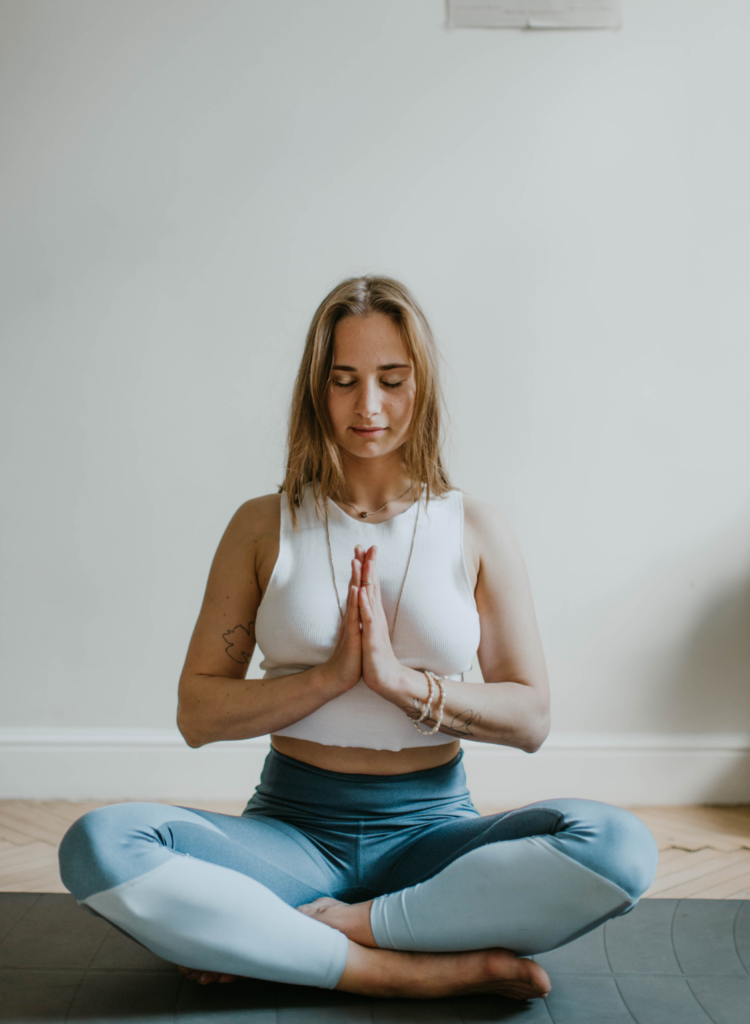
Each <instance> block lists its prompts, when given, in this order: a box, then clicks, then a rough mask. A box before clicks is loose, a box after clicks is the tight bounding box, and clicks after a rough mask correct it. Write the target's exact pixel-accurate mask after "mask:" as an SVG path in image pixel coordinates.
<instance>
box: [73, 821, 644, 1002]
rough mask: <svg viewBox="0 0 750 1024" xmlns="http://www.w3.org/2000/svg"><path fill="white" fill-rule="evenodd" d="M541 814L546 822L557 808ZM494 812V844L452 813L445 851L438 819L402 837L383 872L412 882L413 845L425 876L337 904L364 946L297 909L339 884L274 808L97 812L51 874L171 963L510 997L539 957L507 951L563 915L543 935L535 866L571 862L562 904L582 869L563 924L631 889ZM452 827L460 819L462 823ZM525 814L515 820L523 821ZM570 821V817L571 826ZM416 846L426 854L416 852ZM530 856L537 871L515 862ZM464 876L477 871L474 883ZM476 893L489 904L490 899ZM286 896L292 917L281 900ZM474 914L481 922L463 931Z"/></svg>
mask: <svg viewBox="0 0 750 1024" xmlns="http://www.w3.org/2000/svg"><path fill="white" fill-rule="evenodd" d="M598 806H600V807H603V806H605V805H598ZM612 810H614V809H612ZM514 813H516V814H518V813H520V812H514ZM555 813H556V814H557V815H558V818H559V814H560V812H559V808H556V809H555ZM505 818H510V816H499V820H497V821H493V820H492V819H482V820H483V821H486V822H489V824H490V831H491V830H492V829H493V828H494V830H495V840H492V839H489V840H488V839H486V838H485V841H481V834H475V835H469V834H468V833H466V834H465V830H466V825H465V824H464V825H462V824H461V823H460V822H454V823H449V825H445V826H443V828H444V829H448V828H452V832H451V836H452V839H451V841H449V842H448V844H447V847H446V842H445V840H446V836H447V833H446V835H443V836H442V837H441V836H440V835H439V834H438V832H439V830H438V831H436V830H434V829H432V830H427V833H426V835H425V839H424V842H421V843H420V842H418V843H415V844H412V846H411V847H410V848H409V850H408V851H407V852H406V853H405V854H404V855H403V856H402V857H401V858H400V861H399V862H397V864H396V865H395V866H394V867H393V869H392V871H391V875H392V882H393V883H394V884H397V882H398V880H399V878H401V880H402V881H403V880H404V879H408V878H410V877H411V878H412V879H413V877H414V871H413V866H410V865H413V863H414V857H415V856H416V858H417V860H418V861H419V862H421V864H422V865H424V864H426V863H427V864H430V863H431V864H432V868H433V871H434V872H435V871H436V873H434V874H433V875H432V876H431V877H429V878H427V879H425V880H424V881H417V882H416V883H414V884H411V885H409V886H408V887H407V888H400V889H398V890H397V891H392V892H391V893H390V894H389V895H387V896H383V897H379V898H378V899H377V900H375V901H374V902H373V903H368V904H359V905H355V906H354V907H352V908H349V907H347V910H346V913H347V914H349V913H350V914H351V915H352V916H351V917H350V918H349V919H348V921H353V920H354V915H359V916H360V917H361V916H362V908H363V907H364V908H367V910H366V914H367V920H368V923H369V926H370V928H371V931H370V935H371V936H372V941H371V943H369V944H367V943H363V942H361V941H359V939H358V938H357V937H355V932H354V931H352V929H351V927H350V925H349V923H347V921H343V920H342V919H341V918H339V919H337V920H336V921H334V920H333V919H332V918H330V917H329V919H328V920H327V919H326V915H325V913H323V914H321V913H318V912H313V913H312V914H311V913H310V912H309V911H310V907H309V904H310V903H312V904H313V906H315V900H316V899H319V898H320V896H321V895H322V894H323V893H331V892H336V891H340V889H341V885H340V882H341V879H340V876H337V874H336V870H335V869H334V868H333V867H332V866H331V865H330V864H329V863H328V862H327V861H326V858H325V857H324V856H323V855H322V854H321V852H320V850H319V849H318V848H317V847H316V846H315V845H314V844H313V843H311V842H310V841H309V840H308V839H307V838H306V837H305V836H304V835H303V834H302V833H301V832H300V831H299V830H297V829H295V828H294V827H293V826H291V825H288V824H286V823H284V822H279V821H276V820H275V819H266V818H260V817H255V818H252V819H249V820H248V819H236V818H231V817H228V816H225V815H213V814H209V813H207V812H196V811H192V810H190V809H186V808H174V807H168V806H164V805H159V804H121V805H117V806H115V807H109V808H101V809H100V810H98V811H93V812H91V813H90V814H88V815H85V816H84V817H83V818H82V819H80V820H79V821H78V822H76V823H75V824H74V825H73V827H72V828H71V829H70V831H69V832H68V834H67V835H66V837H65V839H64V840H63V843H62V845H61V850H60V862H61V874H62V878H63V881H64V882H65V884H66V886H67V887H68V888H69V889H70V891H71V892H73V894H74V895H75V896H76V898H77V899H78V901H79V903H81V904H82V905H83V906H85V907H87V908H88V909H90V910H92V911H93V912H94V913H98V914H100V915H101V916H103V917H105V918H107V919H108V920H110V921H111V922H113V923H114V924H115V925H117V927H119V928H120V929H121V930H123V931H125V932H126V933H127V934H129V935H131V936H132V937H133V938H134V939H136V940H137V941H139V942H141V943H142V944H143V945H145V946H146V947H148V948H149V949H151V950H153V951H154V952H156V953H157V954H159V955H161V956H163V957H165V959H169V960H172V961H174V962H178V963H181V964H183V965H185V968H186V969H187V970H190V969H192V970H196V971H200V972H209V974H211V973H213V974H215V975H218V976H222V975H223V976H225V977H226V976H230V975H234V974H237V975H247V976H251V977H257V978H266V979H269V980H275V981H283V982H289V983H293V984H307V985H316V986H318V987H321V988H339V989H343V990H345V991H352V992H360V993H364V994H369V995H381V996H401V997H404V996H411V997H418V998H429V997H436V996H443V995H452V994H458V993H461V992H481V991H495V992H499V993H502V994H504V995H507V996H510V997H512V998H517V999H526V998H533V997H534V996H541V995H545V994H546V992H547V991H549V979H548V978H547V976H546V974H545V973H544V971H543V970H542V969H541V968H540V967H539V965H537V964H535V963H533V961H529V960H523V959H520V958H519V956H518V955H517V954H518V953H519V952H535V951H536V952H539V951H541V948H552V946H553V945H555V944H560V942H564V941H569V938H571V937H574V936H573V935H572V934H571V922H570V921H568V922H567V924H566V926H565V928H564V929H563V932H562V933H561V932H560V929H559V927H558V928H557V931H556V932H554V935H552V939H553V940H554V941H551V940H550V934H551V933H550V931H549V927H547V925H545V922H547V924H548V923H549V920H550V918H554V917H555V915H556V914H557V913H558V912H559V911H561V910H564V909H565V907H564V906H562V905H560V906H558V905H557V904H555V905H554V906H552V905H548V906H547V907H546V908H545V907H544V906H543V905H541V906H540V899H539V896H540V893H539V884H540V882H541V878H540V870H541V873H542V874H544V873H545V872H548V871H549V869H550V864H551V863H552V862H553V861H554V860H555V858H557V859H558V860H560V862H561V863H562V864H564V865H565V868H566V870H567V869H569V868H570V864H569V863H568V862H569V861H570V862H572V863H573V864H574V865H575V868H576V869H578V870H574V871H573V873H572V874H571V872H570V870H567V874H566V875H565V879H564V881H565V885H566V886H568V884H569V883H570V880H571V879H572V878H575V879H576V880H577V881H576V885H577V888H576V885H574V887H573V888H574V891H573V892H572V895H571V899H570V900H569V901H568V902H567V904H565V906H567V907H568V908H569V909H570V908H574V907H575V906H576V905H577V904H578V903H580V901H581V899H582V897H584V896H586V894H587V893H588V894H589V895H590V894H591V882H592V878H591V877H590V876H594V880H595V882H596V886H598V889H597V893H598V896H597V899H596V900H594V904H595V905H594V906H591V907H589V908H588V911H587V914H588V916H586V917H585V920H584V921H583V924H582V925H580V927H579V928H578V932H579V933H580V931H581V930H588V929H589V928H590V927H595V926H596V924H598V923H600V921H601V920H602V919H603V918H604V917H606V916H613V914H614V913H618V912H623V911H624V910H626V909H628V907H629V906H630V905H632V904H633V902H634V899H637V895H640V893H638V894H637V895H636V896H635V897H633V896H632V895H629V894H628V893H627V892H626V891H625V890H623V889H622V888H621V886H620V885H618V883H617V882H616V881H614V882H611V881H610V880H609V879H607V878H604V877H603V876H602V877H598V876H597V874H596V872H595V871H592V870H591V869H590V868H587V867H586V865H585V864H582V863H579V862H580V860H581V856H580V851H578V853H579V859H578V861H576V860H574V858H573V857H572V856H570V855H569V853H568V854H566V853H562V852H561V851H560V850H557V849H555V847H554V843H555V842H556V841H557V842H558V843H560V842H563V843H564V842H568V846H570V839H568V840H566V839H565V836H564V835H563V833H565V832H566V831H567V832H568V833H569V834H570V837H571V838H572V841H573V844H574V847H575V843H576V842H579V845H580V844H581V843H582V849H583V850H584V851H585V850H586V849H588V848H590V847H591V842H589V841H588V840H587V839H586V837H585V835H582V832H581V828H580V827H579V828H578V831H577V832H576V829H570V828H568V829H567V830H566V829H560V828H558V829H557V832H555V833H554V834H548V835H547V836H546V837H545V838H544V839H540V838H539V837H538V836H528V835H526V836H524V837H523V838H521V839H516V840H513V839H507V838H503V837H507V836H508V835H509V834H511V833H509V831H508V829H509V828H511V830H512V828H513V827H517V826H518V822H517V821H516V822H515V824H514V820H513V819H512V818H510V820H505V821H504V822H503V821H502V820H501V819H505ZM632 820H633V821H636V819H632ZM464 821H466V820H465V819H464ZM468 823H469V824H471V823H474V826H472V827H475V825H476V824H477V819H468ZM579 824H580V823H579ZM639 824H640V823H639ZM525 825H526V830H527V831H528V828H529V827H531V826H530V824H529V821H526V823H525ZM454 826H455V827H454ZM534 827H538V823H537V824H536V825H535V826H534ZM586 827H588V826H586V824H585V822H584V827H583V832H584V833H585V831H586ZM462 830H464V831H462ZM484 831H485V832H486V831H487V830H486V828H485V830H484ZM522 831H523V830H522ZM542 831H544V830H542ZM552 831H553V830H551V829H547V832H548V833H551V832H552ZM626 832H627V829H626ZM646 835H648V833H646ZM457 838H458V839H459V840H461V843H459V846H458V847H457V846H456V839H457ZM621 838H622V836H621ZM640 838H641V839H643V837H642V836H641V837H640ZM649 838H650V837H649ZM436 840H440V842H439V843H438V846H439V847H440V849H441V850H442V853H443V860H444V861H445V860H446V859H447V860H448V861H449V862H448V863H447V864H445V866H443V867H442V868H440V857H439V856H435V850H436V849H437V848H436V847H435V842H436ZM501 840H502V841H501ZM425 843H426V844H427V845H425ZM430 843H432V854H433V856H432V860H431V861H430V860H424V859H423V857H424V856H425V855H427V854H429V853H430V848H429V844H430ZM519 843H520V844H521V846H519ZM540 844H541V846H540ZM545 844H547V845H545ZM447 848H450V849H449V852H448V854H447V855H446V853H445V850H446V849H447ZM438 852H439V851H438ZM574 852H575V849H574ZM589 852H590V849H589ZM532 853H533V854H535V855H536V856H537V859H539V865H540V867H539V868H534V867H533V866H532V864H531V862H530V860H529V856H530V855H531V854H532ZM550 857H552V859H553V860H552V861H550ZM540 858H541V859H540ZM584 860H585V856H584ZM624 860H625V861H627V856H626V857H625V858H624ZM290 866H291V867H290ZM436 869H437V870H436ZM615 873H616V872H615ZM523 877H526V879H527V888H528V890H529V891H528V898H527V899H526V900H523V899H520V900H519V899H516V903H515V904H514V905H513V907H511V908H510V909H512V913H511V912H510V910H509V907H510V903H511V902H512V900H511V897H512V896H513V895H514V893H513V890H514V888H517V885H518V880H519V879H521V878H523ZM557 877H558V880H559V879H560V878H562V876H561V875H558V876H557ZM477 879H482V880H483V881H482V884H481V885H479V886H477V884H476V880H477ZM582 879H584V880H585V883H586V884H582V882H581V880H582ZM620 881H622V879H620ZM602 882H604V883H606V884H605V885H604V888H602V885H601V883H602ZM596 886H595V888H596ZM553 888H554V887H553ZM381 891H382V890H381ZM488 893H492V894H494V900H495V902H494V903H492V904H491V905H490V906H488V905H487V902H486V896H487V894H488ZM543 902H544V900H543V899H542V901H541V903H542V904H543ZM300 904H302V905H303V913H301V914H300V913H298V912H297V911H296V910H295V909H293V908H294V907H295V906H298V905H300ZM504 905H505V909H503V907H504ZM339 906H345V905H339ZM441 910H442V911H444V913H441ZM436 911H437V913H436ZM524 915H525V917H526V918H529V919H532V920H533V921H535V922H536V923H535V925H534V927H535V929H536V931H534V929H532V931H531V932H530V933H529V934H527V935H526V937H525V939H524V941H523V942H521V941H520V939H519V933H518V929H517V920H518V918H519V916H520V917H523V916H524ZM592 915H593V916H592ZM478 919H479V920H480V921H482V922H484V923H483V926H482V928H479V930H477V929H476V928H474V929H473V931H472V922H474V923H476V921H477V920H478ZM436 921H437V922H438V927H435V922H436ZM498 921H500V922H501V923H502V927H500V928H498V926H497V922H498ZM514 921H516V925H513V927H510V926H509V922H510V923H511V924H512V923H513V922H514ZM441 922H442V923H441ZM488 922H489V924H488ZM540 922H541V923H540ZM573 924H574V925H575V924H576V919H575V916H574V920H573ZM579 924H580V922H579ZM514 927H515V928H516V931H515V932H514V930H513V928H514ZM545 927H547V934H545ZM576 927H578V925H576ZM553 931H554V929H553ZM350 932H351V934H350ZM360 938H361V936H360ZM514 942H515V947H514V945H513V943H514ZM545 943H546V944H545ZM529 944H531V948H527V947H528V945H529ZM540 944H541V948H537V947H540ZM386 947H390V948H386ZM498 947H501V948H498Z"/></svg>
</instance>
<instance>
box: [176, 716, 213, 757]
mask: <svg viewBox="0 0 750 1024" xmlns="http://www.w3.org/2000/svg"><path fill="white" fill-rule="evenodd" d="M196 724H197V723H196V721H195V719H194V718H192V717H191V716H190V715H188V714H186V713H185V711H184V710H183V709H182V708H179V709H178V711H177V728H178V729H179V730H180V735H181V736H182V738H183V739H184V740H185V742H186V743H187V745H188V746H189V747H192V748H193V750H197V749H198V747H202V746H204V744H205V743H207V742H208V741H207V740H206V738H205V736H202V735H201V734H200V732H199V731H198V729H197V728H196Z"/></svg>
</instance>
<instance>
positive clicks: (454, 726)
mask: <svg viewBox="0 0 750 1024" xmlns="http://www.w3.org/2000/svg"><path fill="white" fill-rule="evenodd" d="M401 710H402V711H405V712H406V714H407V715H408V716H409V718H411V719H412V720H414V719H417V718H419V716H420V715H421V714H422V705H421V703H420V702H419V701H418V700H417V698H416V697H412V699H411V703H410V704H407V705H405V706H402V708H401ZM481 720H482V712H481V711H474V710H472V709H471V708H468V709H467V710H466V711H462V712H461V713H460V714H458V715H454V716H453V718H452V719H451V724H450V725H441V726H440V732H446V733H448V734H449V735H451V736H473V735H474V731H473V730H474V729H475V728H476V726H478V725H479V723H480V722H481ZM422 721H423V722H424V724H425V725H427V726H433V725H434V724H435V722H436V721H437V719H436V718H434V717H433V716H432V715H428V716H427V718H423V719H422Z"/></svg>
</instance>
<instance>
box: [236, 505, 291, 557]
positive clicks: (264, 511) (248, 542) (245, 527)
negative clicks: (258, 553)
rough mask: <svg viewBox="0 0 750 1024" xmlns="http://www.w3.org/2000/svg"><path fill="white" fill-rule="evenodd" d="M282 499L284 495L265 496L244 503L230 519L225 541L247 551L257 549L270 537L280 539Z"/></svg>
mask: <svg viewBox="0 0 750 1024" xmlns="http://www.w3.org/2000/svg"><path fill="white" fill-rule="evenodd" d="M281 498H283V495H282V494H264V495H262V496H261V497H259V498H250V499H249V500H248V501H246V502H244V503H243V504H242V505H240V507H239V508H238V509H237V511H236V512H235V513H234V515H233V516H232V518H231V519H230V521H229V525H228V526H227V528H226V532H225V534H224V538H225V540H226V541H227V542H228V543H230V544H232V545H233V546H237V547H241V548H243V549H244V550H246V551H247V550H251V549H254V548H256V547H257V545H258V544H259V543H262V542H263V539H264V538H266V537H268V536H275V537H276V539H278V535H279V522H280V519H281Z"/></svg>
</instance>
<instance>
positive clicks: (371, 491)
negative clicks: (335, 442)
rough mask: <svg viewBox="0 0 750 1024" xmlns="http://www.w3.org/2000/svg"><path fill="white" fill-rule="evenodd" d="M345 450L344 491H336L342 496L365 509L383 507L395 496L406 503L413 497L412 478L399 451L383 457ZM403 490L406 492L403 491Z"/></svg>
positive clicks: (409, 502)
mask: <svg viewBox="0 0 750 1024" xmlns="http://www.w3.org/2000/svg"><path fill="white" fill-rule="evenodd" d="M342 454H343V459H342V461H343V464H344V485H343V488H342V493H341V494H339V495H337V497H338V498H339V499H341V500H345V501H349V502H351V504H352V505H354V506H356V508H358V509H360V510H361V511H363V512H364V511H372V510H373V509H376V508H380V506H381V505H385V504H386V502H389V503H390V502H393V501H394V500H395V499H399V503H401V502H403V503H404V504H406V505H410V504H411V503H412V501H414V498H415V495H414V494H412V493H411V486H410V485H411V478H410V476H409V474H408V473H407V471H406V468H405V466H404V464H403V462H402V460H401V458H400V453H398V452H394V453H392V454H390V455H387V456H383V458H382V459H355V458H352V457H351V455H349V453H347V452H344V453H342ZM393 456H398V457H397V458H394V457H393ZM404 491H406V494H403V492H404ZM399 495H400V496H401V497H400V498H399Z"/></svg>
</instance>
